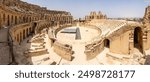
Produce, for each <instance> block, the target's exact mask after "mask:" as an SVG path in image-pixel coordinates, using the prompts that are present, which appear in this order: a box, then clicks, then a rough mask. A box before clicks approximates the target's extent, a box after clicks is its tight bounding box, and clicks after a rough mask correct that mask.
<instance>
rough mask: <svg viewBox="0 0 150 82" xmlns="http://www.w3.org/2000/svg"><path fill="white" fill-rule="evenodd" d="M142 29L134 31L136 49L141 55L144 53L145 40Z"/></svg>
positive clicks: (138, 28)
mask: <svg viewBox="0 0 150 82" xmlns="http://www.w3.org/2000/svg"><path fill="white" fill-rule="evenodd" d="M142 35H143V34H142V29H141V28H140V27H136V28H135V30H134V48H137V49H138V50H139V51H140V52H141V53H143V38H142Z"/></svg>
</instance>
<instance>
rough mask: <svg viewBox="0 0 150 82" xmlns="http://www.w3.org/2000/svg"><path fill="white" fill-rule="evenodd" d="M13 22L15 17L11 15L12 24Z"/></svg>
mask: <svg viewBox="0 0 150 82" xmlns="http://www.w3.org/2000/svg"><path fill="white" fill-rule="evenodd" d="M13 20H14V16H13V15H11V23H12V24H13V23H14V22H13Z"/></svg>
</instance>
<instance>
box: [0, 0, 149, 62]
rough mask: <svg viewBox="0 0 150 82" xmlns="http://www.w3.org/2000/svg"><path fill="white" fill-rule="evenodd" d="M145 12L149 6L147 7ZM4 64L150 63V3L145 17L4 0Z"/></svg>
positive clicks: (0, 18) (0, 31) (0, 16)
mask: <svg viewBox="0 0 150 82" xmlns="http://www.w3.org/2000/svg"><path fill="white" fill-rule="evenodd" d="M143 13H144V12H143ZM0 64H1V65H149V64H150V6H148V7H147V8H146V10H145V15H144V17H143V21H142V22H136V21H127V20H116V19H109V18H107V16H106V15H104V14H102V13H101V12H98V13H96V12H91V13H90V14H89V15H87V16H85V20H84V21H82V22H81V21H74V19H73V16H72V15H71V13H70V12H67V11H57V10H48V9H47V8H46V7H40V6H38V5H34V4H29V3H26V2H23V1H20V0H0Z"/></svg>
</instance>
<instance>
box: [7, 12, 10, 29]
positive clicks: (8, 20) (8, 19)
mask: <svg viewBox="0 0 150 82" xmlns="http://www.w3.org/2000/svg"><path fill="white" fill-rule="evenodd" d="M7 25H8V26H10V16H9V15H8V16H7Z"/></svg>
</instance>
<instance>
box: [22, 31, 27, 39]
mask: <svg viewBox="0 0 150 82" xmlns="http://www.w3.org/2000/svg"><path fill="white" fill-rule="evenodd" d="M25 35H26V34H25V29H24V30H23V39H25V38H26V37H25Z"/></svg>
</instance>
